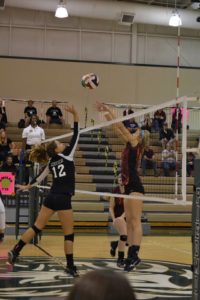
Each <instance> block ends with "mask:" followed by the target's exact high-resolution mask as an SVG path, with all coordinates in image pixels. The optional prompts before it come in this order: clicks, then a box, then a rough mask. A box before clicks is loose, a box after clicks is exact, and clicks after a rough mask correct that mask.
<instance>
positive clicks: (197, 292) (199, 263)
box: [192, 158, 200, 300]
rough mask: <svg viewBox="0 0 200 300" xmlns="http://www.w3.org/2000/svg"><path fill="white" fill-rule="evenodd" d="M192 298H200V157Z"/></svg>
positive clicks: (196, 176) (198, 162)
mask: <svg viewBox="0 0 200 300" xmlns="http://www.w3.org/2000/svg"><path fill="white" fill-rule="evenodd" d="M192 270H193V281H192V299H193V300H199V299H200V158H198V159H196V160H195V163H194V196H193V205H192Z"/></svg>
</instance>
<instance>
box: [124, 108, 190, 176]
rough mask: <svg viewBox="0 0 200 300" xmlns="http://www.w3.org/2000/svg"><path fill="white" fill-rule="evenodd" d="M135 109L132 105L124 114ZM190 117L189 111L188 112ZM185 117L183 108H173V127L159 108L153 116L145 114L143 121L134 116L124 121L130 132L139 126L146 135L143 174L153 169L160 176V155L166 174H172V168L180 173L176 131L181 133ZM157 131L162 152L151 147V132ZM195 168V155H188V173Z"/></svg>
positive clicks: (164, 173) (161, 164)
mask: <svg viewBox="0 0 200 300" xmlns="http://www.w3.org/2000/svg"><path fill="white" fill-rule="evenodd" d="M133 113H134V111H133V109H132V108H131V107H129V108H128V109H127V110H124V111H123V116H126V115H129V114H133ZM187 118H188V112H187ZM182 119H183V108H176V107H174V108H172V110H171V120H172V122H171V128H170V127H169V126H168V123H167V122H166V120H167V117H166V113H165V111H164V110H163V109H159V110H157V111H156V112H155V113H154V115H153V117H152V118H151V116H150V114H145V115H144V119H143V120H142V121H141V122H138V123H137V122H136V120H135V118H134V117H132V118H131V119H129V120H126V121H124V125H125V126H126V128H128V129H129V131H130V132H135V130H136V129H137V128H141V133H142V135H143V136H145V137H146V143H145V144H146V146H147V147H146V148H145V150H144V153H143V156H142V159H141V170H142V171H141V172H142V173H141V174H142V175H143V176H145V175H146V169H153V172H154V176H158V175H159V172H158V166H159V159H158V158H159V157H161V163H160V167H161V170H163V171H162V172H163V175H164V176H170V171H171V170H177V171H178V174H180V170H179V169H180V165H179V164H178V162H176V151H175V150H174V149H175V132H176V130H177V131H178V133H181V130H182ZM151 133H157V134H158V135H159V141H160V145H161V146H162V151H161V152H160V153H154V150H153V148H150V147H149V145H150V134H151ZM193 169H194V155H193V154H190V155H188V156H187V175H188V176H191V174H192V172H193Z"/></svg>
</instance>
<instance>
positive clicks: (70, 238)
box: [64, 233, 74, 242]
mask: <svg viewBox="0 0 200 300" xmlns="http://www.w3.org/2000/svg"><path fill="white" fill-rule="evenodd" d="M64 240H65V241H71V242H73V241H74V233H71V234H67V235H65V236H64Z"/></svg>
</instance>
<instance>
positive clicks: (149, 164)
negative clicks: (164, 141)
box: [142, 146, 158, 176]
mask: <svg viewBox="0 0 200 300" xmlns="http://www.w3.org/2000/svg"><path fill="white" fill-rule="evenodd" d="M146 168H150V169H153V170H154V176H158V173H157V163H156V160H155V154H154V151H153V149H151V148H150V147H149V146H146V147H145V149H144V153H143V157H142V176H145V175H146Z"/></svg>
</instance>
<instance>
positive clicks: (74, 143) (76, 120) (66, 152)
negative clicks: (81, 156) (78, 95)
mask: <svg viewBox="0 0 200 300" xmlns="http://www.w3.org/2000/svg"><path fill="white" fill-rule="evenodd" d="M65 110H66V111H67V112H69V113H71V114H72V115H73V119H74V133H73V136H72V138H71V141H70V143H69V145H68V146H67V147H66V148H65V150H64V152H63V154H64V155H67V156H71V157H72V158H73V156H74V153H75V150H76V146H77V143H78V139H79V115H78V112H77V110H76V109H75V108H74V106H73V105H72V106H69V105H67V107H66V108H65Z"/></svg>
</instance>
